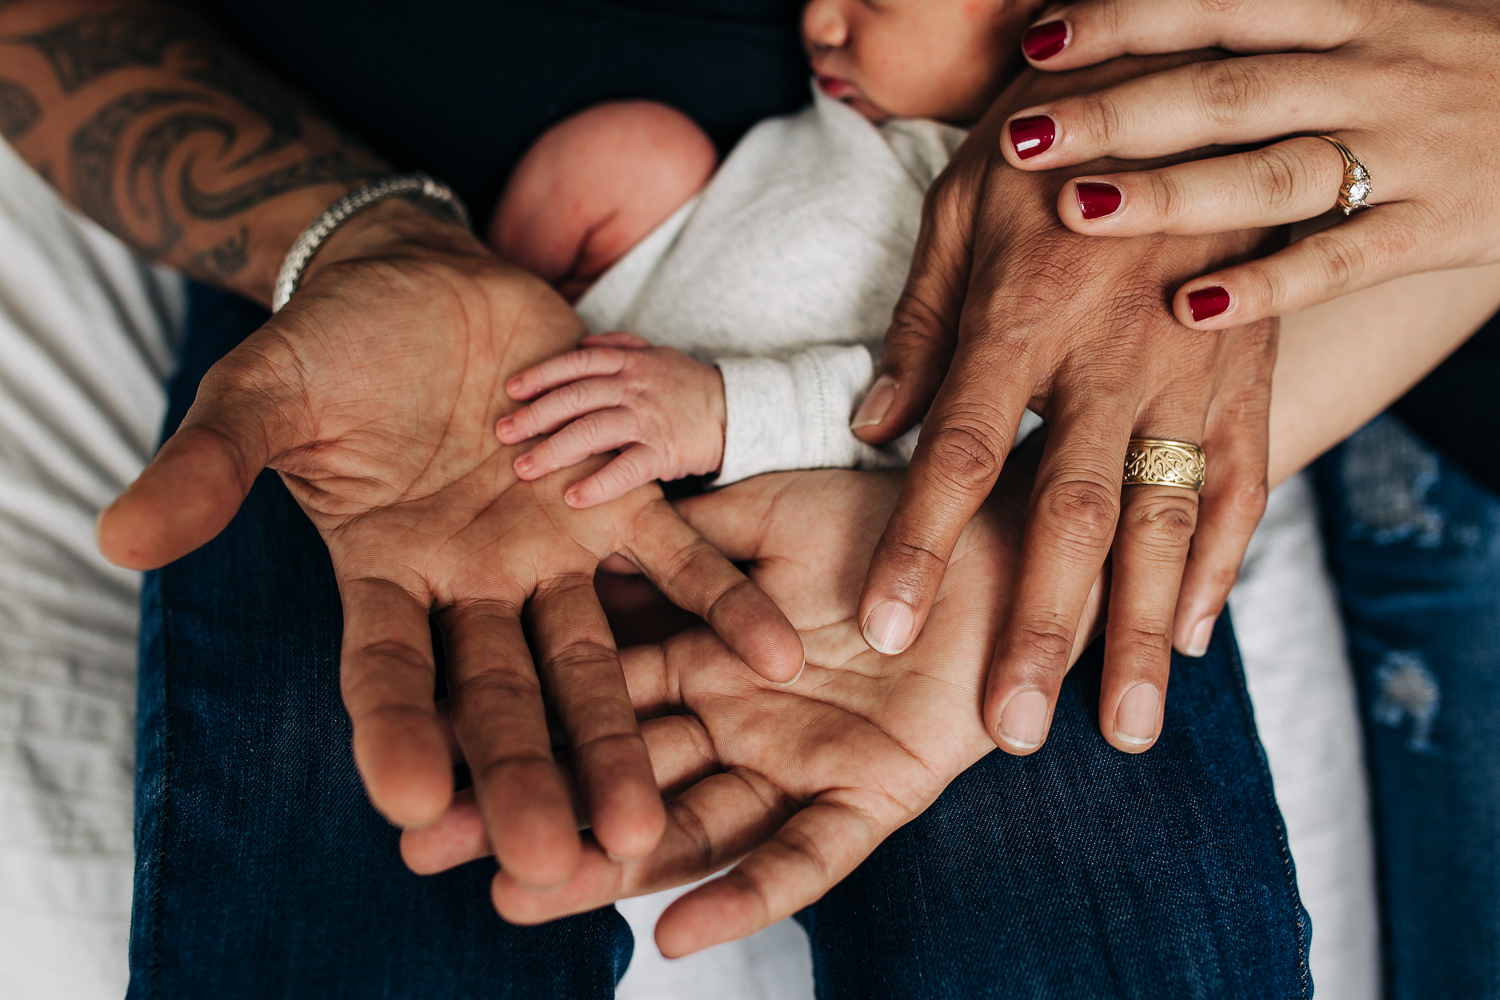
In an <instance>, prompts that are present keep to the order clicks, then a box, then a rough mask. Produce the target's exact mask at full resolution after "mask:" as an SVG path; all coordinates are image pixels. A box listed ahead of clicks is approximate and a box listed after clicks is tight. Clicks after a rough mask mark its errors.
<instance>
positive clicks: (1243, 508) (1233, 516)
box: [1219, 476, 1270, 531]
mask: <svg viewBox="0 0 1500 1000" xmlns="http://www.w3.org/2000/svg"><path fill="white" fill-rule="evenodd" d="M1269 492H1270V491H1269V488H1268V487H1267V486H1266V480H1265V477H1264V476H1261V477H1258V478H1247V480H1246V481H1245V482H1242V483H1236V484H1235V485H1234V486H1232V487H1230V488H1229V489H1228V490H1227V491H1225V493H1224V496H1223V498H1222V499H1221V500H1220V501H1219V502H1220V503H1222V504H1223V510H1224V514H1223V516H1224V517H1226V518H1228V519H1230V520H1232V521H1234V522H1236V523H1237V524H1239V525H1240V526H1241V528H1242V529H1243V530H1245V531H1254V530H1255V526H1256V525H1257V524H1259V523H1260V519H1261V518H1262V517H1264V516H1265V513H1266V502H1267V497H1268V495H1269Z"/></svg>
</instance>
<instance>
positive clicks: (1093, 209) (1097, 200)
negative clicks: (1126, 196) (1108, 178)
mask: <svg viewBox="0 0 1500 1000" xmlns="http://www.w3.org/2000/svg"><path fill="white" fill-rule="evenodd" d="M1077 187H1078V210H1079V211H1080V212H1082V213H1083V217H1084V218H1085V219H1102V218H1104V217H1105V216H1106V215H1114V214H1115V209H1117V208H1119V207H1120V189H1119V188H1117V187H1115V186H1114V185H1113V184H1101V183H1099V182H1098V181H1084V182H1080V183H1079V184H1078V185H1077Z"/></svg>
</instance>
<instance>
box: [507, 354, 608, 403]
mask: <svg viewBox="0 0 1500 1000" xmlns="http://www.w3.org/2000/svg"><path fill="white" fill-rule="evenodd" d="M629 358H630V354H629V352H628V351H626V350H625V349H622V348H619V347H590V348H588V349H587V350H582V351H569V352H568V353H567V354H559V355H558V356H557V357H555V358H548V359H547V360H546V361H543V362H542V363H541V364H539V365H533V366H531V367H530V368H527V369H526V370H525V371H523V372H520V373H518V374H516V375H514V376H512V377H511V379H510V381H509V382H506V383H505V394H506V395H507V396H509V397H510V398H511V399H515V400H522V399H530V398H532V397H533V396H535V395H537V394H538V393H543V392H546V391H547V390H548V389H555V388H557V387H558V386H560V385H566V384H567V383H569V382H576V381H578V380H579V379H581V378H590V377H595V376H599V375H618V374H619V373H620V370H621V369H622V368H624V367H625V362H626V361H628V360H629Z"/></svg>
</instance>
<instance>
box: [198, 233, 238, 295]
mask: <svg viewBox="0 0 1500 1000" xmlns="http://www.w3.org/2000/svg"><path fill="white" fill-rule="evenodd" d="M249 263H250V228H249V227H248V226H241V227H240V231H239V233H238V234H237V235H234V236H231V237H229V238H228V239H226V240H224V242H222V243H220V244H218V245H217V246H212V247H209V248H208V249H207V250H202V251H200V252H198V253H196V254H194V255H193V267H192V271H193V273H194V274H195V275H197V276H200V277H206V278H208V279H209V280H210V281H212V280H214V279H215V278H232V277H233V276H234V275H236V274H238V273H239V272H241V271H243V270H244V269H245V266H246V265H247V264H249Z"/></svg>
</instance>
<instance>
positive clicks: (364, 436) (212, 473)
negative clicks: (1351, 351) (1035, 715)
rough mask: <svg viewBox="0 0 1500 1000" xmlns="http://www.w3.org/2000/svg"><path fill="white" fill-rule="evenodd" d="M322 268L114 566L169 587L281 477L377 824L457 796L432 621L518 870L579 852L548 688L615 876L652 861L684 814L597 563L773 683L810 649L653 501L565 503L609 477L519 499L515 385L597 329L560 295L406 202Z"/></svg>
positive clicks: (270, 331)
mask: <svg viewBox="0 0 1500 1000" xmlns="http://www.w3.org/2000/svg"><path fill="white" fill-rule="evenodd" d="M387 223H389V224H387ZM433 227H438V228H437V229H434V228H433ZM325 254H326V255H325ZM341 255H342V256H343V258H344V259H343V260H340V259H339V258H340V256H341ZM319 256H320V259H319V260H318V262H317V263H318V266H319V268H320V269H319V270H317V271H316V272H315V273H313V274H312V275H311V276H310V277H309V278H308V280H307V282H306V284H305V285H304V287H303V289H302V290H301V291H299V292H298V293H297V295H295V296H294V297H293V298H292V300H291V302H290V303H288V305H287V306H286V308H285V309H283V310H282V311H281V312H279V313H277V314H276V315H275V316H274V317H272V319H271V320H270V322H269V323H267V324H266V325H265V326H264V327H262V328H261V329H260V330H259V331H257V332H256V333H255V334H253V335H252V336H251V337H250V338H249V339H247V340H246V341H245V342H244V343H243V344H241V345H240V346H239V347H238V348H236V349H235V350H234V351H232V352H231V353H230V354H229V355H228V356H226V357H225V358H224V359H223V360H222V361H220V362H219V363H218V364H217V365H215V366H214V368H213V369H212V370H211V371H210V372H209V373H208V375H207V376H206V377H205V378H204V381H203V383H202V385H201V386H200V388H199V390H198V397H197V400H196V402H195V403H194V404H193V407H192V409H191V410H190V411H189V412H188V414H187V416H186V418H185V419H184V421H183V423H182V426H181V428H180V429H179V430H178V431H177V433H176V434H175V435H173V436H172V438H170V439H169V440H168V441H167V443H166V444H165V445H164V446H163V447H162V449H161V451H160V453H159V454H158V455H157V456H156V458H155V460H154V461H153V462H152V463H151V465H150V466H148V467H147V469H146V470H145V471H144V472H143V473H142V474H141V476H140V478H139V479H137V480H136V482H135V483H134V484H132V485H131V487H130V489H129V490H127V491H126V492H125V493H124V494H123V495H122V496H121V497H120V498H119V499H117V500H116V501H115V502H114V504H113V505H111V506H110V508H109V509H108V510H107V511H106V512H105V513H104V515H103V517H102V519H101V523H100V529H99V533H100V544H101V548H102V549H103V551H104V553H105V554H106V555H107V556H108V557H109V558H110V559H112V560H113V561H115V562H116V563H119V564H121V565H126V566H132V567H136V568H148V567H152V566H159V565H162V564H164V563H166V562H168V561H170V560H172V559H175V558H177V557H178V556H180V555H182V554H184V553H186V552H188V551H191V550H192V549H194V548H196V547H197V546H199V545H201V544H203V543H204V542H206V541H208V540H209V539H211V538H212V537H214V536H215V535H216V534H218V532H219V531H220V530H221V529H222V528H223V527H224V526H225V525H226V524H227V523H228V522H229V520H230V518H231V517H233V516H234V513H235V511H236V510H237V509H238V508H239V505H240V503H241V501H242V500H243V499H244V496H245V494H246V493H247V492H248V491H249V489H250V487H251V484H252V483H254V481H255V479H256V476H257V475H258V474H259V472H260V471H261V469H262V468H265V467H267V466H269V467H271V468H273V469H276V470H277V471H278V472H280V473H281V476H282V479H283V481H284V482H285V483H286V484H287V487H288V488H289V489H290V490H291V492H292V494H293V495H294V496H295V497H296V498H297V501H298V502H299V503H300V504H301V506H302V508H303V510H305V511H306V512H307V515H308V517H309V518H311V520H312V521H313V523H314V524H315V525H316V526H317V528H318V530H319V531H320V532H321V534H322V536H323V538H324V540H325V541H326V542H327V544H328V550H329V554H330V555H331V557H332V561H333V569H334V573H335V575H336V577H337V579H338V584H339V591H340V596H341V598H342V600H343V608H344V635H343V647H342V654H341V660H342V663H341V671H342V681H343V693H344V701H345V704H346V706H347V707H348V710H349V714H350V716H351V718H352V721H353V726H354V756H355V760H356V762H357V764H358V765H359V769H360V773H361V775H362V776H363V778H364V781H365V785H366V787H367V788H368V790H369V793H370V797H371V799H372V801H373V802H374V803H375V805H376V807H377V808H379V809H380V810H381V811H382V812H383V813H384V814H385V815H386V816H387V817H388V818H390V819H391V820H392V821H393V822H395V823H397V824H399V825H402V826H412V825H421V824H424V823H429V822H431V821H433V820H434V819H436V818H437V817H438V816H440V815H441V814H442V813H443V811H444V810H445V809H446V808H447V806H448V804H449V800H450V798H451V796H452V791H453V776H452V770H451V760H450V755H449V749H448V745H447V742H446V738H445V732H444V728H443V726H442V725H441V723H440V721H439V719H438V716H437V713H436V711H435V707H434V704H433V689H434V676H433V675H434V655H433V649H432V640H431V632H430V630H429V624H428V621H429V614H431V615H434V616H435V617H436V619H437V622H438V624H439V626H440V627H441V629H442V631H443V634H444V638H445V640H446V651H447V657H446V661H447V664H448V672H449V685H448V686H449V691H450V694H451V697H452V709H453V730H454V732H455V734H456V736H457V740H458V743H459V745H460V746H461V747H462V749H463V752H464V755H465V757H466V758H467V759H468V761H469V763H470V766H471V769H472V771H473V774H474V779H475V782H476V785H477V787H478V789H479V802H480V805H481V807H482V809H483V812H484V815H485V817H486V820H487V825H488V829H489V831H490V835H491V836H492V837H493V839H494V843H495V845H496V848H497V851H498V853H499V855H500V857H501V858H502V860H503V861H504V864H505V866H506V870H507V872H509V873H510V874H511V875H513V876H514V877H515V878H517V879H518V880H519V881H521V882H524V883H526V884H531V885H538V886H548V885H553V884H556V883H558V882H560V881H563V880H566V879H567V878H568V877H569V876H570V875H571V874H572V873H573V871H574V868H575V866H576V865H577V864H578V861H579V856H580V855H579V852H580V850H581V845H580V843H579V839H578V836H577V833H576V829H577V826H576V821H575V815H574V808H573V805H572V803H571V802H570V800H569V794H568V790H567V787H566V784H565V782H564V780H563V777H562V775H561V774H560V773H559V772H558V770H557V767H556V765H555V764H554V762H553V756H552V748H551V741H550V739H549V734H548V727H547V720H546V715H545V713H544V710H543V704H542V695H543V691H545V693H546V694H547V696H548V699H549V701H550V703H551V705H552V706H553V708H554V709H555V710H556V712H557V715H558V720H559V723H560V726H561V728H562V730H563V734H564V735H565V737H566V738H567V741H568V743H569V745H570V746H572V747H573V748H574V763H575V769H576V771H577V773H578V776H579V780H580V783H581V785H582V788H583V800H584V808H585V810H586V812H587V813H588V814H589V815H590V816H591V817H592V819H593V824H594V828H595V833H596V836H597V838H598V840H599V841H600V842H601V843H604V844H606V845H608V848H609V850H610V851H612V852H613V853H614V854H616V855H617V856H624V857H633V856H638V855H640V854H643V853H645V852H647V851H650V850H651V849H652V848H653V847H654V846H655V844H656V843H657V840H658V838H659V837H660V835H661V832H662V829H663V827H664V815H663V811H662V804H661V799H660V796H659V794H658V792H657V788H656V783H655V781H654V780H653V777H652V773H651V765H650V761H649V759H648V757H647V753H646V746H645V744H644V743H642V741H641V739H640V736H639V733H638V731H637V726H636V721H635V715H634V713H633V712H632V710H631V705H630V700H629V697H628V695H627V692H626V688H625V682H624V679H623V677H622V675H621V673H620V668H619V664H618V660H617V656H616V652H615V644H614V640H613V638H612V636H611V635H610V630H609V628H608V625H607V623H606V621H605V618H604V614H603V612H602V611H601V610H600V607H599V603H598V598H597V596H596V595H595V592H594V588H593V585H592V580H593V574H594V571H595V569H596V568H597V567H598V565H599V563H600V561H601V560H603V559H605V558H606V557H608V556H609V555H610V554H611V553H615V552H620V553H624V554H625V555H626V556H627V557H628V558H629V559H630V560H631V561H633V562H634V563H635V564H636V565H637V566H639V567H640V568H641V569H642V570H643V571H644V572H645V573H646V574H647V575H648V576H649V577H651V578H652V579H653V580H654V581H655V582H656V583H657V585H658V586H659V587H661V589H662V590H663V591H664V592H665V593H666V594H667V595H668V596H670V597H671V598H672V599H674V600H676V601H677V602H679V603H680V604H681V605H682V606H683V607H684V608H687V609H689V610H692V611H693V612H695V613H697V614H699V615H702V616H703V617H704V618H706V619H707V620H708V622H709V623H710V624H711V625H713V627H715V628H717V629H720V630H721V632H722V633H723V634H724V636H725V637H726V639H727V641H728V642H729V644H730V646H732V647H733V648H735V649H736V650H737V651H738V652H740V653H741V655H743V656H744V657H745V658H746V659H747V660H748V661H749V662H752V663H754V664H756V666H757V668H758V669H761V670H763V671H765V672H766V674H767V675H768V676H770V677H772V678H774V679H775V680H780V681H785V680H788V679H790V678H791V677H792V676H794V675H795V674H796V672H797V671H798V669H800V667H801V664H802V650H801V646H800V643H799V642H798V639H797V635H796V633H795V632H794V631H793V629H792V627H791V625H790V623H788V622H787V620H786V619H785V618H784V617H783V616H782V615H781V614H780V612H779V611H778V610H777V609H776V607H775V606H774V605H773V604H772V603H771V601H770V600H769V599H768V598H767V597H766V596H765V595H764V594H763V593H761V592H760V590H759V589H757V588H756V587H755V586H754V585H753V584H751V583H750V582H749V581H748V580H747V579H746V578H745V577H744V576H743V575H742V574H741V573H740V572H738V571H737V570H736V569H734V567H733V566H732V565H730V563H729V562H727V561H726V560H725V559H724V558H723V557H722V556H721V555H719V553H718V552H716V551H714V550H713V549H712V548H711V547H710V546H709V545H707V544H706V543H705V542H703V540H702V539H701V538H699V537H698V535H697V534H696V533H695V532H694V531H693V530H692V529H691V528H689V527H688V526H687V525H686V524H685V523H683V522H682V520H681V519H680V518H679V517H678V516H677V515H676V513H675V512H674V511H673V509H672V508H671V507H670V506H669V505H668V504H667V503H666V502H665V500H664V499H663V498H662V496H661V492H660V490H659V489H657V488H656V487H654V486H653V487H649V488H644V489H640V490H636V491H634V492H632V493H630V494H628V495H626V496H625V497H623V498H621V499H619V500H616V501H614V502H613V503H610V504H605V505H602V506H599V507H596V508H594V509H593V510H590V511H577V510H573V509H571V508H569V507H568V506H567V505H566V504H565V503H564V502H563V493H564V490H565V489H566V487H567V486H568V485H569V484H570V483H571V482H572V481H573V479H574V478H576V477H578V476H580V475H587V474H588V473H590V472H593V471H595V470H596V469H597V468H598V467H599V466H600V465H602V464H603V462H602V460H599V459H595V460H593V461H592V462H591V463H589V464H587V465H585V466H584V467H582V468H581V469H577V470H563V471H561V472H557V473H554V474H552V475H550V476H547V477H545V478H542V479H539V480H537V481H536V482H532V483H525V482H521V481H519V480H518V479H517V477H516V475H515V473H514V471H513V469H512V467H511V463H512V460H513V459H514V458H515V455H516V451H517V449H515V448H507V447H503V446H502V445H501V444H500V443H499V442H498V441H497V440H496V439H495V435H494V432H493V428H494V425H495V421H496V419H497V418H498V417H499V416H500V415H502V414H503V413H505V412H507V411H508V410H509V409H512V408H513V407H514V405H515V404H513V403H511V402H510V401H509V400H508V399H507V398H506V396H505V392H504V385H505V380H506V378H507V377H508V376H509V375H511V374H513V373H514V372H516V371H519V370H521V369H523V368H525V367H527V366H529V365H532V364H535V363H536V362H538V361H540V360H542V359H543V358H546V357H549V356H551V355H554V354H557V353H559V352H561V351H564V350H567V349H569V348H571V347H573V346H574V345H576V344H577V342H578V339H579V337H580V336H581V335H582V333H583V329H582V324H581V323H580V322H579V320H578V318H577V317H576V316H575V315H574V314H573V312H572V310H571V309H569V308H568V306H567V305H566V304H565V303H564V302H563V301H562V299H560V298H559V297H558V296H557V294H556V293H555V292H553V291H552V290H551V289H549V288H547V287H546V286H545V285H544V284H542V282H541V281H540V280H538V279H536V278H533V277H530V276H528V275H525V274H523V273H522V272H520V271H518V270H516V269H515V268H512V267H509V266H507V265H504V264H502V263H501V262H500V261H499V260H497V259H496V258H495V257H494V256H493V255H492V254H490V253H489V252H488V251H487V250H485V249H484V248H483V247H481V246H480V245H479V244H478V242H477V241H475V240H474V239H473V238H472V237H471V236H469V235H468V234H467V233H466V232H464V231H463V230H461V229H458V228H457V227H451V226H447V225H446V224H441V223H437V222H436V221H434V220H432V219H431V217H430V216H427V215H426V213H424V212H422V211H421V210H420V209H416V208H412V207H410V206H402V205H400V204H399V203H388V207H382V208H380V209H372V210H371V212H370V213H369V214H367V215H365V216H361V217H360V219H359V220H357V222H356V223H351V224H350V228H349V230H348V231H347V232H341V233H340V234H339V236H337V237H335V239H334V240H331V241H330V242H329V244H328V245H327V247H326V248H325V253H324V254H320V255H319ZM523 614H524V618H525V621H526V626H527V629H528V634H529V638H530V645H531V646H532V647H533V648H535V650H536V652H537V656H536V660H535V661H533V659H532V655H531V652H530V650H529V649H528V641H527V640H528V635H523V631H522V619H523Z"/></svg>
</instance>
